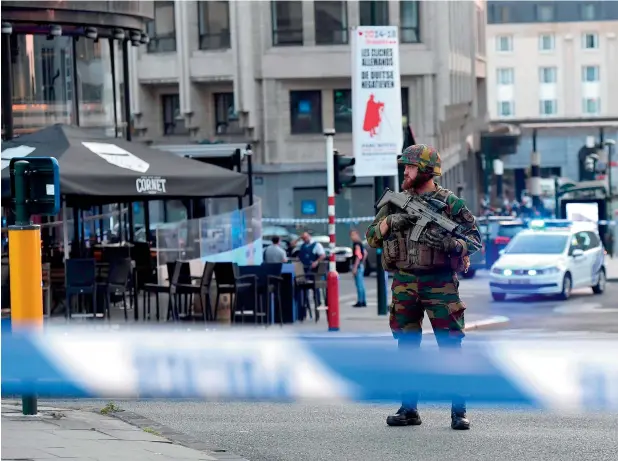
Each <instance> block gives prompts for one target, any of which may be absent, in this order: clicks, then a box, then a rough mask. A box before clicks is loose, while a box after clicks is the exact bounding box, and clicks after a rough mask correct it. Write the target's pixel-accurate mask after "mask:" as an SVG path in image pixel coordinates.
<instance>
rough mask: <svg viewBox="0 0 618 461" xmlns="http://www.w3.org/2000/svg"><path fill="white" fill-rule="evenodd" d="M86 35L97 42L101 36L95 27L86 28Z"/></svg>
mask: <svg viewBox="0 0 618 461" xmlns="http://www.w3.org/2000/svg"><path fill="white" fill-rule="evenodd" d="M84 35H85V36H86V37H88V38H91V39H92V40H95V39H96V38H97V37H98V36H99V34H98V32H97V29H96V28H94V27H86V29H84Z"/></svg>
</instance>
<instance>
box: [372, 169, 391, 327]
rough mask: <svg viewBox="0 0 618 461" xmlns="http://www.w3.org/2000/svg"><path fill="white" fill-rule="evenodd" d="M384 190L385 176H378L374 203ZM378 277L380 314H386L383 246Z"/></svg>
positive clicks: (377, 259)
mask: <svg viewBox="0 0 618 461" xmlns="http://www.w3.org/2000/svg"><path fill="white" fill-rule="evenodd" d="M383 191H384V178H383V177H382V176H376V177H375V178H374V180H373V196H374V203H377V202H378V200H380V197H381V196H382V192H383ZM376 279H377V283H378V315H386V314H387V312H388V310H387V308H386V273H385V272H384V268H383V267H382V248H378V249H377V251H376Z"/></svg>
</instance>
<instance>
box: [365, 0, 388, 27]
mask: <svg viewBox="0 0 618 461" xmlns="http://www.w3.org/2000/svg"><path fill="white" fill-rule="evenodd" d="M359 12H360V25H361V26H388V25H389V23H388V1H387V0H373V1H362V2H360V11H359Z"/></svg>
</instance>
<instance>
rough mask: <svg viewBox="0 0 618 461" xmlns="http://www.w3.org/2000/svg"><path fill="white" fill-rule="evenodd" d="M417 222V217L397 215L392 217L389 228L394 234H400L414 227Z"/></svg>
mask: <svg viewBox="0 0 618 461" xmlns="http://www.w3.org/2000/svg"><path fill="white" fill-rule="evenodd" d="M416 220H417V218H416V216H412V215H409V214H408V213H396V214H393V215H391V216H390V222H389V226H390V228H391V230H392V231H393V232H400V231H404V230H406V229H409V228H410V227H412V226H413V225H414V223H416Z"/></svg>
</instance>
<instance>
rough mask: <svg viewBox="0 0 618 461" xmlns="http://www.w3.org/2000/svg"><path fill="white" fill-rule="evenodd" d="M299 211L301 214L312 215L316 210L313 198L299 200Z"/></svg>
mask: <svg viewBox="0 0 618 461" xmlns="http://www.w3.org/2000/svg"><path fill="white" fill-rule="evenodd" d="M300 212H301V213H302V214H303V215H314V214H316V213H317V212H318V206H317V204H316V203H315V200H303V201H302V202H300Z"/></svg>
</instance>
